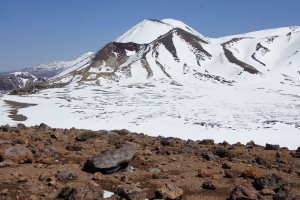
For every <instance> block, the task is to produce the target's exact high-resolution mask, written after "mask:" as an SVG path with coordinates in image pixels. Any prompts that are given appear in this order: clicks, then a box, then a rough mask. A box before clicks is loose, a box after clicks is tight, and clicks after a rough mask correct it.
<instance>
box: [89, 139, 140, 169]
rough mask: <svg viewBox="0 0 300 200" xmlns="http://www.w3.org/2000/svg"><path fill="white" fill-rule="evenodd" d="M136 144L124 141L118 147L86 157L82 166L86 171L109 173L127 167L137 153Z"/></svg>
mask: <svg viewBox="0 0 300 200" xmlns="http://www.w3.org/2000/svg"><path fill="white" fill-rule="evenodd" d="M137 149H138V145H137V144H135V143H131V142H126V143H124V144H122V145H121V147H120V148H114V149H110V150H108V151H105V152H103V153H102V154H100V155H98V156H94V157H92V158H90V159H88V160H87V161H86V162H85V164H84V167H83V170H84V171H87V172H91V173H94V172H97V171H99V172H101V173H104V174H111V173H114V172H117V171H119V170H121V169H124V168H125V167H127V165H128V163H129V162H130V161H131V160H132V159H133V157H134V155H135V154H136V153H137Z"/></svg>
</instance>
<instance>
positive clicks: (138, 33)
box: [115, 19, 204, 44]
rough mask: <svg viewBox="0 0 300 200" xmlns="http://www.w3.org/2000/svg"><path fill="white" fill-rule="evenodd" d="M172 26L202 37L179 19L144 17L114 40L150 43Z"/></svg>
mask: <svg viewBox="0 0 300 200" xmlns="http://www.w3.org/2000/svg"><path fill="white" fill-rule="evenodd" d="M174 28H180V29H183V30H185V31H187V32H189V33H191V34H194V35H196V36H198V37H199V38H203V39H204V36H202V35H201V34H200V33H198V32H197V31H195V30H194V29H192V28H191V27H189V26H187V25H186V24H184V23H182V22H181V21H178V20H174V19H163V20H156V19H146V20H143V21H142V22H140V23H138V24H137V25H136V26H134V27H132V28H131V29H129V30H128V31H127V32H126V33H124V34H123V35H121V36H120V37H119V38H117V39H116V40H115V41H116V42H120V43H127V42H134V43H138V44H143V43H150V42H152V41H153V40H155V39H157V38H158V37H159V36H162V35H164V34H166V33H167V32H169V31H171V30H172V29H174Z"/></svg>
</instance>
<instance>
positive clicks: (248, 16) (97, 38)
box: [0, 0, 300, 71]
mask: <svg viewBox="0 0 300 200" xmlns="http://www.w3.org/2000/svg"><path fill="white" fill-rule="evenodd" d="M299 8H300V1H298V0H249V1H246V0H185V1H183V0H148V1H146V0H128V1H125V0H109V1H102V0H81V1H79V0H48V1H46V0H0V71H12V70H17V69H21V68H25V67H29V66H34V65H37V64H40V63H48V62H52V61H57V60H73V59H75V58H77V57H79V56H80V55H81V54H83V53H85V52H88V51H96V50H98V49H100V48H101V47H102V46H104V45H105V44H106V43H108V42H110V41H112V40H114V39H115V38H117V37H118V36H120V35H121V34H122V33H124V32H125V31H127V30H128V29H129V28H131V27H132V26H134V25H136V24H137V23H139V22H140V21H142V20H143V19H147V18H151V19H164V18H174V19H178V20H181V21H183V22H184V23H186V24H187V25H189V26H191V27H192V28H194V29H196V30H197V31H198V32H200V33H201V34H203V35H205V36H207V37H220V36H226V35H232V34H237V33H245V32H250V31H255V30H261V29H268V28H278V27H284V26H293V25H298V26H299V25H300V12H299Z"/></svg>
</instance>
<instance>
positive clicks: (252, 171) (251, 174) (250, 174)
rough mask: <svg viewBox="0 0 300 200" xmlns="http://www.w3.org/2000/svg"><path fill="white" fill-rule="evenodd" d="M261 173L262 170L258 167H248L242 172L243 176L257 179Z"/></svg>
mask: <svg viewBox="0 0 300 200" xmlns="http://www.w3.org/2000/svg"><path fill="white" fill-rule="evenodd" d="M260 175H261V173H260V171H259V170H258V169H256V168H251V169H247V170H245V171H243V172H242V174H241V177H243V178H251V179H255V178H257V177H259V176H260Z"/></svg>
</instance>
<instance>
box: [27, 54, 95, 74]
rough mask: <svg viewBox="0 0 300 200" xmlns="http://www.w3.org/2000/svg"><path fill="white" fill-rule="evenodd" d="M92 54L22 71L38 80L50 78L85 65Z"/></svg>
mask: <svg viewBox="0 0 300 200" xmlns="http://www.w3.org/2000/svg"><path fill="white" fill-rule="evenodd" d="M93 54H94V52H87V53H85V54H83V55H82V56H80V57H79V58H77V59H75V60H72V61H55V62H51V63H47V64H40V65H37V66H34V67H29V68H25V69H23V70H22V71H23V72H28V73H30V74H32V75H34V76H36V77H40V78H46V79H47V78H51V77H54V76H56V75H57V74H59V73H61V72H63V71H66V70H68V69H69V68H71V67H74V66H77V65H81V64H85V63H87V62H89V61H90V57H91V56H92V55H93Z"/></svg>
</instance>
